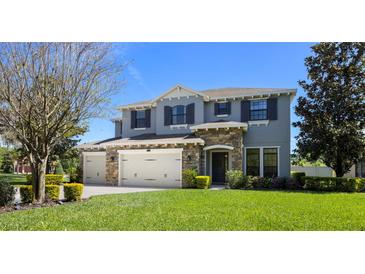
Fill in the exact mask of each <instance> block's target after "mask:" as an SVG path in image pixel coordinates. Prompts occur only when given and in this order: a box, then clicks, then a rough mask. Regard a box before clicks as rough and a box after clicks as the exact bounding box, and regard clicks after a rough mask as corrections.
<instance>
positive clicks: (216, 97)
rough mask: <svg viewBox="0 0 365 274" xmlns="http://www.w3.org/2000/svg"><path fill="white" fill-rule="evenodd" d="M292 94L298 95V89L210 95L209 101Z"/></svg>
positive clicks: (254, 98) (255, 98) (253, 98)
mask: <svg viewBox="0 0 365 274" xmlns="http://www.w3.org/2000/svg"><path fill="white" fill-rule="evenodd" d="M288 93H289V94H290V95H294V96H295V95H296V94H297V90H296V89H291V90H289V91H288V90H282V91H272V92H263V93H261V94H257V93H254V94H245V95H235V96H210V97H209V98H210V100H209V101H217V100H222V99H223V100H224V99H226V100H230V99H237V100H238V99H247V100H250V98H251V99H252V100H257V99H260V98H262V97H270V96H272V95H277V96H280V95H281V94H288Z"/></svg>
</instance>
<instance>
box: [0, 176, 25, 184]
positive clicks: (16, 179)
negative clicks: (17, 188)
mask: <svg viewBox="0 0 365 274" xmlns="http://www.w3.org/2000/svg"><path fill="white" fill-rule="evenodd" d="M25 176H26V175H25V174H12V173H0V180H5V181H6V182H9V183H10V184H12V185H19V184H22V183H25V182H26V181H27V180H26V179H25Z"/></svg>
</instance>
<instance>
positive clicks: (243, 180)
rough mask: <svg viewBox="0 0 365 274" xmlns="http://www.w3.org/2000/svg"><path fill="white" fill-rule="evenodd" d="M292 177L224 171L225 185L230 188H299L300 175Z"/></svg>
mask: <svg viewBox="0 0 365 274" xmlns="http://www.w3.org/2000/svg"><path fill="white" fill-rule="evenodd" d="M302 175H303V174H299V175H298V176H293V177H274V178H267V177H259V176H245V175H243V172H242V170H228V171H227V172H226V186H227V187H228V188H232V189H301V188H302V185H303V183H302V178H303V176H302Z"/></svg>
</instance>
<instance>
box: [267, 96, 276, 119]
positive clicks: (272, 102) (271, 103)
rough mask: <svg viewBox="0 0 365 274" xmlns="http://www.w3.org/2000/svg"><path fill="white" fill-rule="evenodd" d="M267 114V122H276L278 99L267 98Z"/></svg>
mask: <svg viewBox="0 0 365 274" xmlns="http://www.w3.org/2000/svg"><path fill="white" fill-rule="evenodd" d="M267 112H268V115H267V116H268V117H267V118H268V119H269V120H277V119H278V98H269V99H267Z"/></svg>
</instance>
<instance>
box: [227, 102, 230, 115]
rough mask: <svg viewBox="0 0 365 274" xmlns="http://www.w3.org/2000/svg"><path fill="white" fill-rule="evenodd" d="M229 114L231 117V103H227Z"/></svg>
mask: <svg viewBox="0 0 365 274" xmlns="http://www.w3.org/2000/svg"><path fill="white" fill-rule="evenodd" d="M227 114H228V115H231V102H227Z"/></svg>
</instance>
